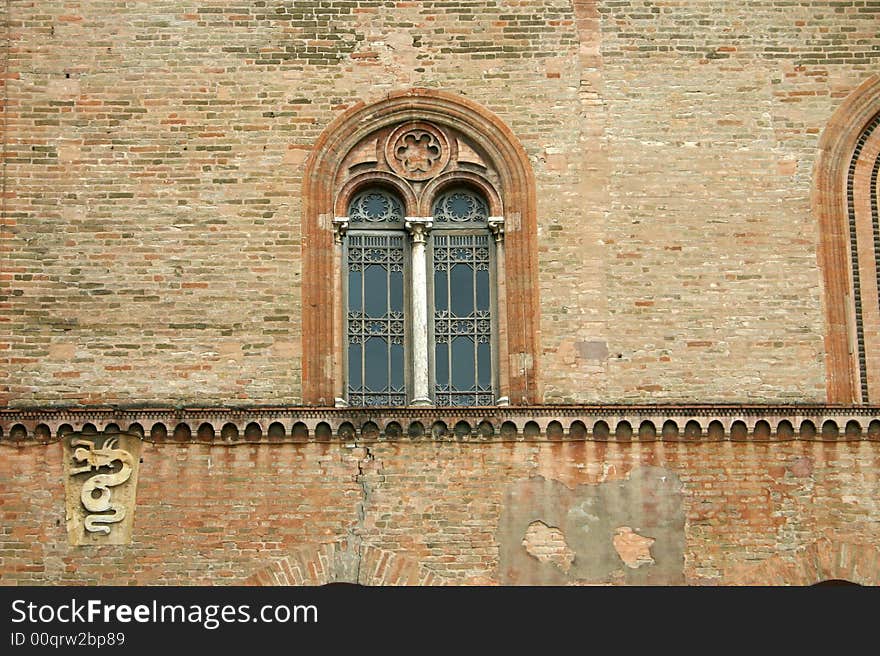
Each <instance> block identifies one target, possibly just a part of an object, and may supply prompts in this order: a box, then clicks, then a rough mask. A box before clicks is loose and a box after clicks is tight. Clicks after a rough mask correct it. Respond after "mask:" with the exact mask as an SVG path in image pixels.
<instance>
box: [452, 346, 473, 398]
mask: <svg viewBox="0 0 880 656" xmlns="http://www.w3.org/2000/svg"><path fill="white" fill-rule="evenodd" d="M474 382H475V381H474V343H473V342H472V341H471V339H470V338H469V337H456V338H455V339H453V340H452V387H453V388H454V389H455V390H457V391H467V390H470V389H471V388H473V386H474Z"/></svg>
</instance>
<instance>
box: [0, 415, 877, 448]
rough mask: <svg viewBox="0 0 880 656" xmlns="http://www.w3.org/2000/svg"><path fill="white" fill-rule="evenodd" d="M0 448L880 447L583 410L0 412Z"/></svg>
mask: <svg viewBox="0 0 880 656" xmlns="http://www.w3.org/2000/svg"><path fill="white" fill-rule="evenodd" d="M0 431H2V432H0V443H2V444H7V445H8V444H25V443H41V442H42V443H50V442H53V441H55V440H57V439H59V438H60V436H61V435H63V434H65V433H67V432H73V431H82V432H89V431H96V432H97V431H108V432H114V431H127V432H132V433H136V434H138V435H140V436H142V437H143V438H144V439H145V440H147V441H150V442H156V443H163V442H169V443H181V442H182V443H196V442H204V443H212V444H223V443H230V444H235V443H263V442H265V443H269V444H272V443H285V442H330V441H343V442H345V441H353V440H356V441H358V442H361V441H393V440H401V441H413V440H426V441H476V442H493V441H556V440H569V441H624V442H626V441H634V442H652V441H658V440H660V441H667V442H681V441H687V442H693V441H696V442H700V441H706V442H716V441H723V440H729V441H742V440H754V441H779V442H785V441H791V440H805V441H813V440H816V441H851V440H871V441H880V407H868V406H823V405H792V406H769V405H730V406H726V405H708V406H707V405H677V406H663V405H639V406H634V405H590V406H565V407H559V406H522V407H517V408H510V407H488V408H471V409H458V408H416V407H409V408H393V409H386V410H382V409H378V410H377V409H370V410H364V411H353V410H352V409H350V408H309V407H280V406H276V407H252V408H222V407H217V408H184V409H173V408H115V409H114V408H103V409H99V408H92V409H84V408H63V409H62V408H55V409H49V408H36V409H5V410H0Z"/></svg>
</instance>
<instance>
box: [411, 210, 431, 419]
mask: <svg viewBox="0 0 880 656" xmlns="http://www.w3.org/2000/svg"><path fill="white" fill-rule="evenodd" d="M432 223H433V222H432V219H431V218H430V217H407V220H406V229H407V231H408V232H409V234H410V236H411V237H412V322H411V323H410V326H411V329H412V355H413V358H412V363H413V386H412V400H411V401H410V403H411V405H432V404H431V397H430V390H429V389H428V282H427V280H428V278H427V272H426V262H425V242H426V241H427V237H428V232H429V231H430V230H431V225H432Z"/></svg>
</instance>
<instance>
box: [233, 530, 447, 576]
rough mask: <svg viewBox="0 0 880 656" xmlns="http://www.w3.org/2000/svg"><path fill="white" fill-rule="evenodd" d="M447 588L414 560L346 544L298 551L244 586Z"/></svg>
mask: <svg viewBox="0 0 880 656" xmlns="http://www.w3.org/2000/svg"><path fill="white" fill-rule="evenodd" d="M328 583H356V584H359V585H446V584H447V580H446V579H445V578H444V577H442V576H439V575H438V574H435V573H434V572H431V571H430V570H428V569H425V568H424V567H423V566H421V565H420V564H419V563H418V562H416V561H415V560H414V559H412V558H410V557H408V556H405V555H403V554H398V553H394V552H391V551H386V550H384V549H380V548H378V547H374V546H372V545H360V547H358V546H357V545H356V544H355V543H354V542H349V541H347V540H338V541H335V542H325V543H323V544H318V545H308V546H304V547H300V548H299V549H295V550H294V551H292V552H291V553H289V554H288V555H287V556H284V557H282V558H279V559H277V560H274V561H272V562H271V563H269V564H268V565H265V566H263V567H261V568H260V569H258V570H257V571H256V572H254V573H253V574H251V576H249V577H248V578H246V579H245V580H244V581H243V582H242V584H243V585H261V586H284V585H327V584H328Z"/></svg>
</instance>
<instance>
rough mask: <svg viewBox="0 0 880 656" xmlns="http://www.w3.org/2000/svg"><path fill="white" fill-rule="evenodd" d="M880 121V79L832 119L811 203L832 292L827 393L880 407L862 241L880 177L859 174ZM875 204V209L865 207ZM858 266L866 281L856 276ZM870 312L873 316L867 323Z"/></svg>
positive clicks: (873, 287) (879, 346) (877, 343)
mask: <svg viewBox="0 0 880 656" xmlns="http://www.w3.org/2000/svg"><path fill="white" fill-rule="evenodd" d="M878 117H880V75H873V76H871V77H870V78H868V79H867V80H865V81H864V82H862V83H861V84H860V85H859V86H858V87H857V88H856V89H855V90H853V91H852V92H851V93H850V94H849V95H848V96H847V97H846V98H845V99H844V101H843V102H842V103H841V105H840V106H839V107H838V108H837V110H836V111H835V112H834V114H833V115H832V116H831V119H830V120H829V122H828V124H827V126H826V127H825V130H824V131H823V133H822V136H821V138H820V140H819V153H818V157H817V159H816V164H815V168H814V180H813V193H812V199H811V200H812V207H813V212H814V215H815V216H816V219H817V221H818V228H819V247H818V252H817V259H818V264H819V269H820V272H821V276H822V283H823V287H824V289H823V291H824V294H823V299H822V300H823V305H824V315H825V322H826V327H825V328H826V329H825V365H826V390H827V398H828V402H829V403H835V404H850V403H869V402H871V401H874V402H876V400H877V398H878V396H880V366H878V365H877V363H876V357H871V356H870V354H872V353H878V354H880V331H877V330H875V328H877V325H876V324H877V321H878V315H877V313H878V312H880V303H878V294H877V286H878V285H877V284H876V283H875V282H874V281H872V280H870V276H865V275H864V273H865V271H864V268H865V256H866V255H869V254H868V253H867V251H866V246H865V244H864V241H863V240H860V238H859V237H858V235H859V234H865V233H866V232H868V231H870V226H867V227H866V226H865V225H863V224H864V223H865V222H867V221H870V220H871V216H870V215H871V212H872V211H873V212H874V213H875V214H876V197H875V198H873V199H872V198H870V197H871V196H872V195H873V196H876V193H877V189H876V178H874V179H873V180H872V178H871V176H870V175H858V177H857V176H856V174H857V173H860V172H861V171H862V169H864V162H861V161H860V160H859V158H860V154H862V153H863V152H864V151H865V150H866V149H865V146H866V137H868V136H870V137H871V139H872V140H873V143H872V145H871V147H872V148H873V149H874V150H877V149H878V148H877V146H878V144H880V130H874V131H873V134H871V135H869V134H868V133H867V131H868V130H869V129H871V128H872V127H877V126H876V125H875V124H876V122H877V119H878ZM872 200H873V204H874V207H873V208H871V209H868V210H867V211H866V210H864V209H859V207H860V205H863V204H865V203H869V204H870V203H871V201H872ZM875 220H876V217H875ZM860 258H861V260H860ZM856 268H858V269H860V270H862V275H860V276H856V277H854V276H853V272H854V270H855V269H856ZM856 291H858V292H859V293H858V297H857V294H856ZM866 309H867V311H866V314H867V315H868V316H867V317H863V316H862V310H866ZM865 324H867V325H865ZM866 353H867V354H868V356H869V357H865V354H866Z"/></svg>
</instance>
